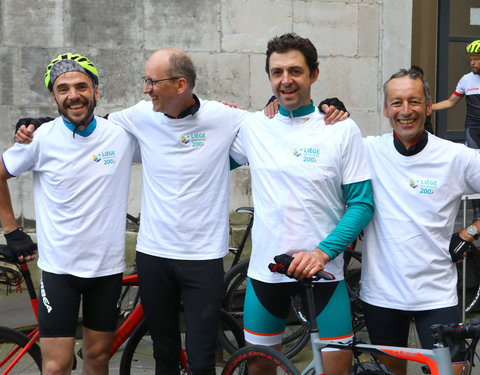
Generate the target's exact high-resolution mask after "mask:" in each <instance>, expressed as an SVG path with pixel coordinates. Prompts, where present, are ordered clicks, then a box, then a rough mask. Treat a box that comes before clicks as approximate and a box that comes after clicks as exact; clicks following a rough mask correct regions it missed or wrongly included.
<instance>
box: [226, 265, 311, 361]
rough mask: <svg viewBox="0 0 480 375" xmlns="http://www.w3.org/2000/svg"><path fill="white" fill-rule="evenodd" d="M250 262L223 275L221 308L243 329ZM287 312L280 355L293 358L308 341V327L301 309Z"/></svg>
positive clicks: (293, 308)
mask: <svg viewBox="0 0 480 375" xmlns="http://www.w3.org/2000/svg"><path fill="white" fill-rule="evenodd" d="M249 262H250V260H249V259H245V260H242V261H241V262H239V263H238V264H236V265H235V266H234V267H232V268H231V269H230V270H229V271H227V272H226V273H225V277H224V279H223V280H224V293H223V299H222V307H223V309H224V310H225V311H226V312H228V313H229V314H230V315H231V316H232V317H233V318H234V319H235V320H236V322H237V324H238V325H239V326H240V327H242V328H243V303H244V300H245V292H246V288H247V270H248V264H249ZM291 306H292V308H291V310H290V312H289V316H288V323H287V326H286V328H285V333H284V337H283V339H282V353H283V354H284V355H285V356H287V357H288V358H293V357H294V356H295V355H297V354H298V353H300V352H301V351H302V349H303V348H304V347H305V345H307V343H308V341H309V340H310V335H309V333H308V326H307V323H306V319H305V318H304V314H303V316H302V314H300V311H301V309H302V308H299V307H294V304H293V303H292V304H291ZM227 350H228V349H227Z"/></svg>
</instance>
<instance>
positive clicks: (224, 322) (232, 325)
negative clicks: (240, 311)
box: [218, 309, 245, 354]
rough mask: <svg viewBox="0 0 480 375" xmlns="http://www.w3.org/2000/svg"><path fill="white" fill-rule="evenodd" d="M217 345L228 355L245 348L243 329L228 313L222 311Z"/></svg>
mask: <svg viewBox="0 0 480 375" xmlns="http://www.w3.org/2000/svg"><path fill="white" fill-rule="evenodd" d="M218 343H219V345H220V346H221V347H222V348H223V349H225V350H226V351H227V352H228V354H233V353H235V352H236V351H237V350H238V349H240V348H243V347H244V346H245V337H244V336H243V329H242V327H240V325H238V323H237V321H236V320H235V318H234V317H233V316H231V315H230V314H229V313H228V312H226V311H225V310H223V309H222V311H221V317H220V329H219V331H218Z"/></svg>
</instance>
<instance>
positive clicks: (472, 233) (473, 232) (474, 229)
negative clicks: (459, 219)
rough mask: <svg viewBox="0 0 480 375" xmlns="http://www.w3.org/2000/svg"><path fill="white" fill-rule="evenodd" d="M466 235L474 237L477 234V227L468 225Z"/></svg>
mask: <svg viewBox="0 0 480 375" xmlns="http://www.w3.org/2000/svg"><path fill="white" fill-rule="evenodd" d="M467 233H468V234H469V235H470V236H472V237H473V236H476V235H477V234H478V230H477V227H476V226H475V225H470V226H469V227H468V228H467Z"/></svg>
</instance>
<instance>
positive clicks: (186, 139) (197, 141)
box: [180, 132, 207, 148]
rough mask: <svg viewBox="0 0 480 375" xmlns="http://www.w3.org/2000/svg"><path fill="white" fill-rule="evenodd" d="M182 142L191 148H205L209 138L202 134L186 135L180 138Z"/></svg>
mask: <svg viewBox="0 0 480 375" xmlns="http://www.w3.org/2000/svg"><path fill="white" fill-rule="evenodd" d="M180 142H181V143H182V144H184V145H189V147H194V148H198V147H204V146H205V144H206V143H207V136H206V134H205V133H202V132H194V133H190V134H184V135H182V136H181V137H180Z"/></svg>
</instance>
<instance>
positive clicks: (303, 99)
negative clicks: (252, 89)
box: [268, 49, 318, 111]
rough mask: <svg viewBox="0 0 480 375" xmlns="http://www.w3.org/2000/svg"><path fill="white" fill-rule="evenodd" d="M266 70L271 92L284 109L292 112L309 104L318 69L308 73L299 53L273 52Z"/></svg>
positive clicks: (294, 51) (291, 51) (296, 51)
mask: <svg viewBox="0 0 480 375" xmlns="http://www.w3.org/2000/svg"><path fill="white" fill-rule="evenodd" d="M268 69H269V71H268V77H269V79H270V84H271V85H272V91H273V93H274V95H275V96H276V97H277V98H278V100H279V101H280V104H281V105H282V106H283V107H284V108H285V109H287V110H289V111H294V110H296V109H298V108H300V107H303V106H305V105H307V104H309V103H310V100H311V99H310V89H311V85H312V84H313V83H314V82H315V81H316V80H317V78H318V68H317V69H315V71H314V72H312V73H310V70H309V68H308V66H307V64H306V62H305V57H304V56H303V54H302V53H301V52H300V51H298V50H294V49H292V50H290V51H288V52H285V53H278V52H273V53H272V54H271V56H270V61H269V67H268Z"/></svg>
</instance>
